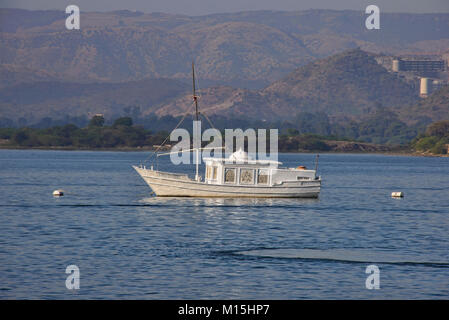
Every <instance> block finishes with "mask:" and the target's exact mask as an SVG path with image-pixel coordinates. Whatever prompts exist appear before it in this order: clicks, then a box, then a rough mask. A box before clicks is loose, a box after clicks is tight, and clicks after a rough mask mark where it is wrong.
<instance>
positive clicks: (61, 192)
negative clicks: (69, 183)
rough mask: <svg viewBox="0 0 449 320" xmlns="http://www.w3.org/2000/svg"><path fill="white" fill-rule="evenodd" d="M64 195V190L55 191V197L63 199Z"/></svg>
mask: <svg viewBox="0 0 449 320" xmlns="http://www.w3.org/2000/svg"><path fill="white" fill-rule="evenodd" d="M63 195H64V190H55V191H53V196H54V197H62V196H63Z"/></svg>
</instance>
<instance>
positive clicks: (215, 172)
mask: <svg viewBox="0 0 449 320" xmlns="http://www.w3.org/2000/svg"><path fill="white" fill-rule="evenodd" d="M217 171H218V168H217V167H213V171H212V179H213V180H217Z"/></svg>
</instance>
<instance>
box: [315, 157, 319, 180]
mask: <svg viewBox="0 0 449 320" xmlns="http://www.w3.org/2000/svg"><path fill="white" fill-rule="evenodd" d="M319 158H320V155H319V154H317V155H316V157H315V176H316V172H317V170H318V159H319Z"/></svg>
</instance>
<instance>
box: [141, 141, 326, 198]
mask: <svg viewBox="0 0 449 320" xmlns="http://www.w3.org/2000/svg"><path fill="white" fill-rule="evenodd" d="M204 161H205V163H206V169H205V170H206V172H205V179H204V181H202V179H201V177H199V179H198V180H195V179H193V178H190V177H189V176H188V175H187V174H178V173H171V172H163V171H158V170H154V169H153V168H146V167H144V166H140V167H138V166H133V167H134V169H135V170H136V171H137V173H138V174H139V175H140V176H141V177H142V179H143V180H144V181H145V182H146V183H147V184H148V185H149V186H150V187H151V189H152V190H153V192H154V193H155V194H156V195H157V196H159V197H220V198H317V197H318V195H319V193H320V188H321V178H320V177H317V176H316V170H307V169H305V168H304V167H302V166H300V167H298V168H281V167H279V164H281V163H280V162H277V161H269V160H253V159H251V158H249V157H248V154H247V153H246V152H244V151H242V150H239V151H237V152H234V153H233V154H232V155H231V156H230V157H229V158H219V159H217V158H204Z"/></svg>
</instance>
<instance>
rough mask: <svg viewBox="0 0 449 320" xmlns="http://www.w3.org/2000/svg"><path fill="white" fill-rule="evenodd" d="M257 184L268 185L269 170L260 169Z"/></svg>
mask: <svg viewBox="0 0 449 320" xmlns="http://www.w3.org/2000/svg"><path fill="white" fill-rule="evenodd" d="M257 184H268V170H263V169H259V173H258V175H257Z"/></svg>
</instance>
